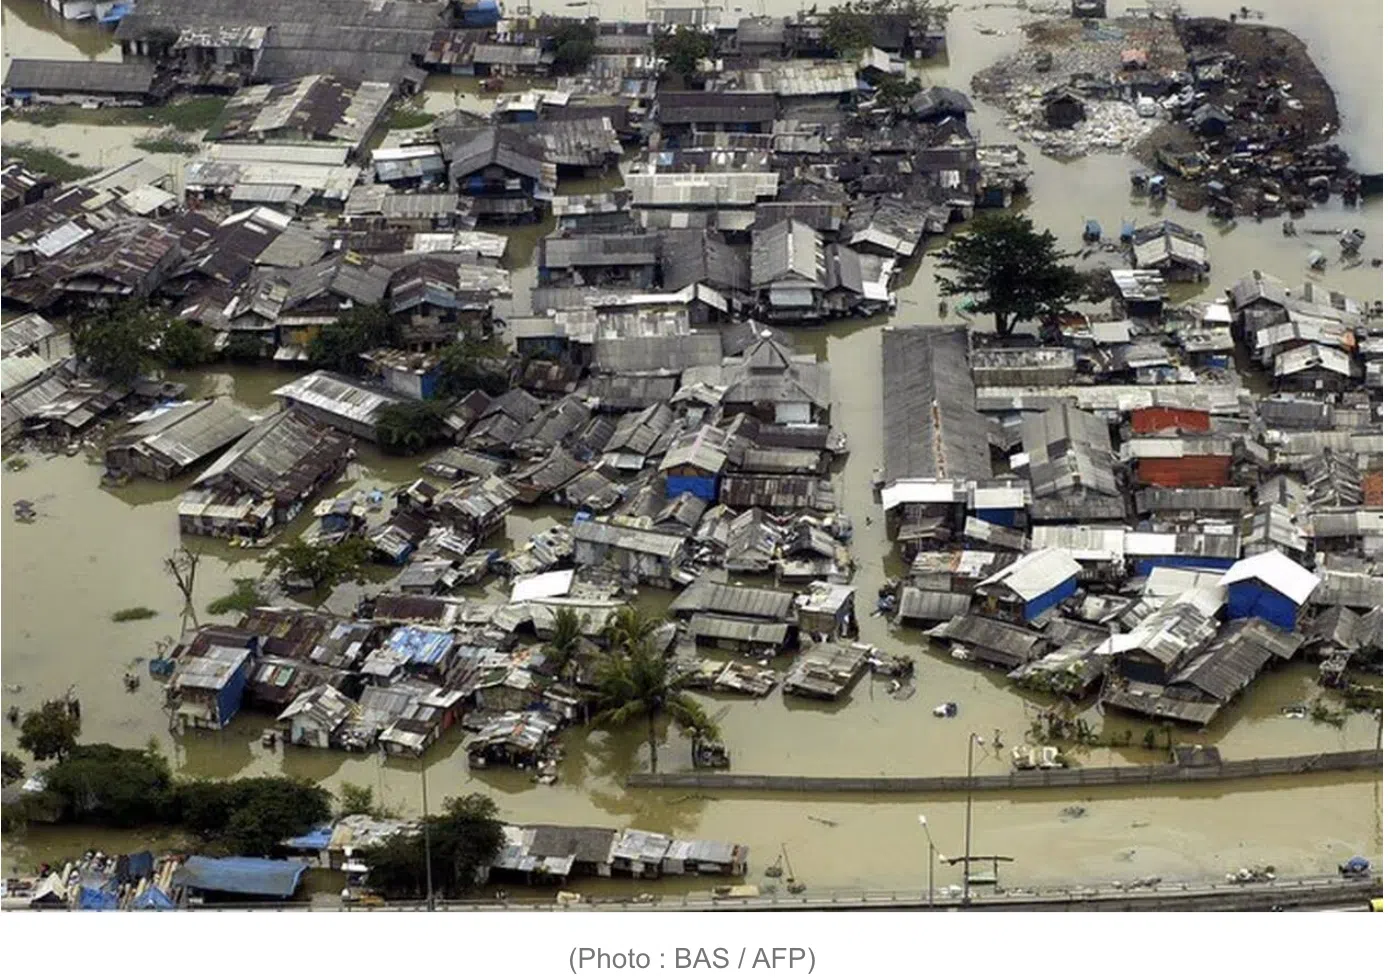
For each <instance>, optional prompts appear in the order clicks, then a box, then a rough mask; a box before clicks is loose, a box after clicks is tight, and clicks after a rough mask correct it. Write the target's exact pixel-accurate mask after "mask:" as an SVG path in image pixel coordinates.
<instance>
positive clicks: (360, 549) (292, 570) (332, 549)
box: [265, 537, 371, 590]
mask: <svg viewBox="0 0 1388 980" xmlns="http://www.w3.org/2000/svg"><path fill="white" fill-rule="evenodd" d="M370 560H371V544H370V542H368V541H365V540H364V539H362V538H352V537H349V538H343V539H342V540H341V541H338V542H336V543H334V544H310V543H309V542H307V541H304V540H303V539H302V538H295V539H294V540H293V541H289V542H287V543H285V544H282V545H280V546H279V547H278V548H276V549H275V550H274V551H273V552H271V554H270V557H269V558H268V559H266V561H265V570H266V571H267V572H269V573H270V574H272V575H275V574H277V575H279V576H280V577H281V578H285V579H298V580H303V581H306V582H308V583H309V588H310V589H314V590H317V589H334V588H336V587H337V586H338V585H340V584H341V583H343V582H346V581H348V580H350V579H355V578H358V577H360V575H361V572H362V567H363V566H364V565H365V564H366V563H367V562H368V561H370Z"/></svg>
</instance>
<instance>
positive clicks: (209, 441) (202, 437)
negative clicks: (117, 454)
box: [117, 399, 251, 466]
mask: <svg viewBox="0 0 1388 980" xmlns="http://www.w3.org/2000/svg"><path fill="white" fill-rule="evenodd" d="M250 429H251V421H250V419H248V418H246V416H245V415H243V414H242V413H241V411H240V410H239V409H237V408H236V406H234V405H233V404H231V402H229V401H224V400H216V401H213V400H211V399H209V400H207V401H201V402H191V403H189V404H187V405H182V406H179V407H177V408H171V409H169V410H168V411H166V412H164V413H163V414H161V415H158V416H156V417H155V418H152V419H150V420H148V421H147V422H142V423H141V424H139V425H137V426H135V427H134V428H132V429H131V430H130V431H129V432H127V433H125V434H124V435H123V436H121V437H120V439H118V440H117V444H124V445H131V446H135V445H139V446H143V447H144V449H145V450H146V451H148V452H152V453H155V454H157V455H159V456H163V457H165V458H167V459H169V460H171V461H173V462H174V463H175V464H177V465H179V466H191V465H192V464H193V463H196V462H197V461H198V460H200V459H202V458H203V457H204V456H207V455H208V454H210V453H214V452H216V451H217V450H218V449H221V448H222V447H223V446H225V445H227V444H228V443H230V442H233V441H234V440H236V439H239V438H240V437H241V436H243V435H245V434H246V433H247V432H248V431H250Z"/></svg>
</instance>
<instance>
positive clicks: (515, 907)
mask: <svg viewBox="0 0 1388 980" xmlns="http://www.w3.org/2000/svg"><path fill="white" fill-rule="evenodd" d="M1382 896H1383V879H1382V877H1379V876H1375V877H1370V878H1341V877H1321V878H1288V879H1285V880H1273V881H1256V882H1248V883H1245V884H1235V883H1230V882H1226V881H1220V882H1171V883H1163V882H1158V883H1156V884H1153V885H1146V886H1122V885H1109V886H1104V887H1074V888H1070V889H1012V890H1008V891H983V890H981V889H980V890H979V891H976V892H975V893H974V896H973V900H972V901H971V902H970V904H969V905H967V906H966V905H964V904H963V902H962V900H961V898H960V897H959V896H958V895H937V896H936V898H935V900H934V902H932V901H931V900H930V896H929V894H928V893H921V892H913V893H905V892H806V893H804V894H802V895H790V894H776V895H756V896H747V897H732V896H727V897H719V896H716V895H712V894H693V895H686V896H682V897H678V898H675V897H671V898H651V899H649V900H646V901H638V900H625V901H623V900H613V901H596V902H584V901H579V902H574V903H571V904H562V905H561V904H559V903H557V902H498V901H473V902H444V901H440V902H437V903H435V910H436V911H442V912H542V911H551V912H887V911H919V912H964V911H968V912H1042V911H1045V912H1270V911H1277V910H1287V911H1327V912H1331V911H1336V912H1367V911H1369V901H1370V899H1374V898H1381V897H1382ZM320 899H321V900H320V901H315V902H313V903H307V902H303V903H293V904H282V905H260V904H257V905H253V906H230V905H218V906H192V907H190V909H189V910H190V911H204V912H224V911H238V910H243V909H246V908H253V909H255V910H257V911H277V912H335V911H357V912H422V911H426V910H427V907H426V905H425V903H423V902H393V903H389V904H386V905H356V906H350V907H346V908H344V907H343V906H342V905H340V904H339V902H338V901H337V900H336V899H335V898H333V897H330V896H326V895H325V896H320ZM26 907H27V906H26V905H21V904H20V902H19V900H15V899H8V900H6V901H5V903H4V908H5V910H6V911H10V910H19V909H21V908H26Z"/></svg>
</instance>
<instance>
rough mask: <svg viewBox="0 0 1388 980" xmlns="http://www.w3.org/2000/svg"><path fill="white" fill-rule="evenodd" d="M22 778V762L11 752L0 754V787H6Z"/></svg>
mask: <svg viewBox="0 0 1388 980" xmlns="http://www.w3.org/2000/svg"><path fill="white" fill-rule="evenodd" d="M23 778H24V760H23V759H21V758H20V757H19V756H17V755H15V754H14V753H13V752H3V753H0V785H4V786H8V785H10V783H13V782H18V781H19V780H21V779H23Z"/></svg>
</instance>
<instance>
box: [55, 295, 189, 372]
mask: <svg viewBox="0 0 1388 980" xmlns="http://www.w3.org/2000/svg"><path fill="white" fill-rule="evenodd" d="M166 326H167V318H166V316H165V315H164V314H163V313H162V312H160V311H159V310H157V309H155V308H154V307H151V306H145V305H143V304H140V303H135V302H130V303H123V304H121V305H119V306H116V307H113V308H112V309H110V310H107V311H105V312H104V313H101V314H98V315H96V316H91V317H80V318H78V319H77V320H76V321H75V322H74V323H73V325H72V347H73V351H74V352H75V353H76V354H77V357H78V358H79V359H80V360H81V362H82V363H83V364H84V365H85V366H86V367H87V369H88V370H89V371H91V372H92V373H93V374H95V375H96V376H97V377H101V378H105V379H106V380H108V381H110V382H113V383H114V384H131V383H133V382H134V381H135V380H136V379H137V378H139V376H140V375H141V374H142V373H144V371H145V370H146V369H148V368H149V367H150V366H151V365H153V364H154V363H155V356H154V351H155V347H156V346H157V344H158V342H159V338H160V337H161V336H162V335H163V333H164V330H165V328H166Z"/></svg>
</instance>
